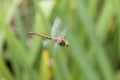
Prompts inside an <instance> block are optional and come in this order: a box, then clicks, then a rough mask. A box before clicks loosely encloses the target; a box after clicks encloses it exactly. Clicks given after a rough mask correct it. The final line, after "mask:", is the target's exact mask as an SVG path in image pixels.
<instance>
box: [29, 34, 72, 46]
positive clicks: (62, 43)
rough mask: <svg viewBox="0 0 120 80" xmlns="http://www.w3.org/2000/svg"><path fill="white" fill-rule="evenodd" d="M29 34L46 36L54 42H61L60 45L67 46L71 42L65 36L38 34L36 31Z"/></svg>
mask: <svg viewBox="0 0 120 80" xmlns="http://www.w3.org/2000/svg"><path fill="white" fill-rule="evenodd" d="M29 34H33V35H37V36H41V37H43V38H46V39H50V40H52V41H54V42H56V43H57V44H59V45H60V46H65V47H69V45H70V43H68V41H66V40H65V39H64V38H63V37H53V38H52V37H49V36H47V35H44V34H38V33H35V32H29Z"/></svg>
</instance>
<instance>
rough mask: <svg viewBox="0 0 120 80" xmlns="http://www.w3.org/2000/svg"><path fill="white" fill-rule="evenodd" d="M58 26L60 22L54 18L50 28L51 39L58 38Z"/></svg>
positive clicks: (57, 18)
mask: <svg viewBox="0 0 120 80" xmlns="http://www.w3.org/2000/svg"><path fill="white" fill-rule="evenodd" d="M60 25H61V20H60V18H59V17H56V18H55V21H54V23H53V26H52V30H51V37H56V36H58V34H59V33H60V29H59V28H60Z"/></svg>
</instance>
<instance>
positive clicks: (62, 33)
mask: <svg viewBox="0 0 120 80" xmlns="http://www.w3.org/2000/svg"><path fill="white" fill-rule="evenodd" d="M67 30H68V28H65V29H63V31H62V32H61V33H60V36H61V37H64V36H65V34H66V32H67Z"/></svg>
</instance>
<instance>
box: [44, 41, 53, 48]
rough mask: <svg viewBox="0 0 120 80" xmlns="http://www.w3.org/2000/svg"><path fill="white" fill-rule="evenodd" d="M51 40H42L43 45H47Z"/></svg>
mask: <svg viewBox="0 0 120 80" xmlns="http://www.w3.org/2000/svg"><path fill="white" fill-rule="evenodd" d="M50 42H51V40H44V41H43V47H47V45H48V44H49V43H50Z"/></svg>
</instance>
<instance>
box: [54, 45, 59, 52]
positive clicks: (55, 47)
mask: <svg viewBox="0 0 120 80" xmlns="http://www.w3.org/2000/svg"><path fill="white" fill-rule="evenodd" d="M57 47H58V44H57V43H55V46H54V51H55V54H56V53H57Z"/></svg>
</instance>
